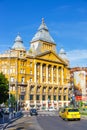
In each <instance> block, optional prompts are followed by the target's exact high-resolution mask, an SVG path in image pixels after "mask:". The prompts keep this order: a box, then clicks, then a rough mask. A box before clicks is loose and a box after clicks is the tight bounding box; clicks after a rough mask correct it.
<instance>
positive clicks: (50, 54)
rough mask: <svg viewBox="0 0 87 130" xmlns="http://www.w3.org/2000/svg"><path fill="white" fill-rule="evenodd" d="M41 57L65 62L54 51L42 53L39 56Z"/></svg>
mask: <svg viewBox="0 0 87 130" xmlns="http://www.w3.org/2000/svg"><path fill="white" fill-rule="evenodd" d="M37 57H38V58H40V59H43V60H47V61H53V62H58V63H62V64H65V62H64V61H63V60H62V59H61V58H60V57H59V56H58V55H57V54H55V53H54V52H47V53H42V54H40V55H38V56H37Z"/></svg>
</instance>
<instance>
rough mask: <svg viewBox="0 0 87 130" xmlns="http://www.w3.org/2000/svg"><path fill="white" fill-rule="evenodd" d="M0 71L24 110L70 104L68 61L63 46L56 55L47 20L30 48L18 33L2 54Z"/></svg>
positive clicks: (33, 39)
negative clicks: (8, 48) (27, 48)
mask: <svg viewBox="0 0 87 130" xmlns="http://www.w3.org/2000/svg"><path fill="white" fill-rule="evenodd" d="M0 72H3V73H4V74H5V75H6V77H7V78H8V79H9V85H10V86H9V87H10V93H12V94H14V95H15V97H16V99H17V100H18V102H20V103H21V105H23V104H24V107H25V109H29V108H30V107H36V108H37V107H39V108H40V109H42V108H44V109H45V108H48V107H49V106H52V107H54V108H56V109H58V108H59V107H61V106H64V105H68V103H69V98H68V95H69V93H70V92H71V89H70V83H69V81H70V70H69V61H68V59H67V57H66V53H65V51H64V49H63V48H62V49H61V50H60V53H59V54H57V52H56V43H55V42H54V40H53V38H52V37H51V36H50V33H49V30H48V28H47V26H46V24H45V22H44V19H42V23H41V25H40V27H39V28H38V31H37V33H36V34H35V36H34V37H33V38H32V40H31V42H30V48H29V50H28V51H27V50H26V49H25V47H24V45H23V41H22V38H21V37H20V35H17V37H16V39H15V41H14V44H13V46H12V48H11V49H10V50H8V51H7V52H5V53H4V54H1V55H0Z"/></svg>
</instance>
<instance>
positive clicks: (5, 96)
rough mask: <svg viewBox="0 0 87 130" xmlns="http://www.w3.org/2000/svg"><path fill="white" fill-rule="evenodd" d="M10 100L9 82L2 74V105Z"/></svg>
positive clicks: (0, 87)
mask: <svg viewBox="0 0 87 130" xmlns="http://www.w3.org/2000/svg"><path fill="white" fill-rule="evenodd" d="M8 98H9V82H8V80H7V78H6V77H5V75H4V74H3V73H0V104H1V103H5V102H6V101H7V99H8Z"/></svg>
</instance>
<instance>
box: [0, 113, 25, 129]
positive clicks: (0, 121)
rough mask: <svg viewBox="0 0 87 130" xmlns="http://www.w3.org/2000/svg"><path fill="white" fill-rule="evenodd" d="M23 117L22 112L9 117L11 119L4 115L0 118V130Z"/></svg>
mask: <svg viewBox="0 0 87 130" xmlns="http://www.w3.org/2000/svg"><path fill="white" fill-rule="evenodd" d="M22 116H23V113H22V112H18V113H17V114H16V115H13V114H12V115H11V119H9V115H4V117H3V118H0V130H4V129H5V128H6V126H7V125H8V124H10V123H12V122H14V121H15V120H17V119H19V118H20V117H22Z"/></svg>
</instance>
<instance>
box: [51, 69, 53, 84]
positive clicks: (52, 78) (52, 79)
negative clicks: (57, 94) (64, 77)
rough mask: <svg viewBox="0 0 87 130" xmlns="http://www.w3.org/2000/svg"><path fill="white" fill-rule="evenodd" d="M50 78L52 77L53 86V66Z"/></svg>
mask: <svg viewBox="0 0 87 130" xmlns="http://www.w3.org/2000/svg"><path fill="white" fill-rule="evenodd" d="M51 76H52V84H53V66H52V71H51Z"/></svg>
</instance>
